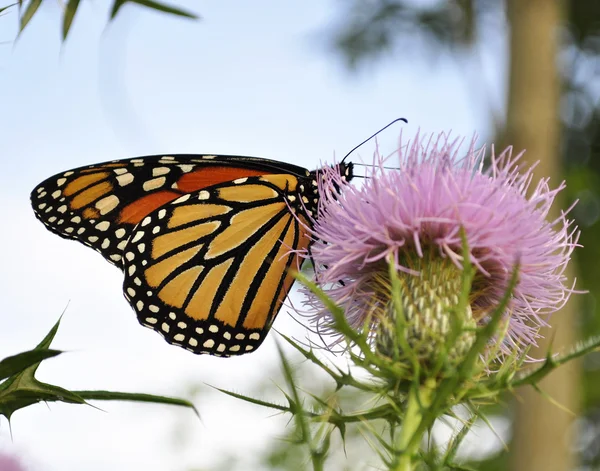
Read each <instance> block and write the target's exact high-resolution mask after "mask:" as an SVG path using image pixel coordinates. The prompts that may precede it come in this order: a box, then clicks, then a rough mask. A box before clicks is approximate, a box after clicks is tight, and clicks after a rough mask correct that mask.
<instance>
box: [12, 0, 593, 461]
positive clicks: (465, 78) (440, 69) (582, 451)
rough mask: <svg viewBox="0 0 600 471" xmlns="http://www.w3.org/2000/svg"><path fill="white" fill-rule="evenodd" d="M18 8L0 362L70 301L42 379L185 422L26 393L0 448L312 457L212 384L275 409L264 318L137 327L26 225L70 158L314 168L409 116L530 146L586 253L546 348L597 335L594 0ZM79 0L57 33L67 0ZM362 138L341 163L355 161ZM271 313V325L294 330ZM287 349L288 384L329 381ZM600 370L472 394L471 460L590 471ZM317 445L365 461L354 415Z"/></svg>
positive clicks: (94, 264) (78, 259)
mask: <svg viewBox="0 0 600 471" xmlns="http://www.w3.org/2000/svg"><path fill="white" fill-rule="evenodd" d="M10 3H12V2H4V3H3V2H1V1H0V9H1V8H3V7H8V6H9V5H10ZM31 3H32V2H31V0H30V1H23V2H22V9H21V10H20V11H19V8H18V6H13V7H10V8H6V9H4V10H2V12H1V13H0V164H1V167H0V201H1V205H0V210H1V211H2V213H3V214H2V219H1V220H0V221H1V222H0V246H1V247H2V248H3V252H2V256H1V258H0V260H1V267H2V269H1V270H0V293H1V295H2V303H3V308H2V311H1V314H0V319H1V322H0V357H5V356H7V355H11V354H15V353H17V352H20V351H23V350H27V349H30V348H32V347H33V346H35V345H36V344H37V343H38V342H39V341H40V340H41V338H42V337H43V336H44V335H45V333H46V332H47V331H48V330H49V329H50V327H51V326H52V325H53V324H54V322H55V321H56V319H57V318H58V317H59V315H60V314H61V313H62V312H63V311H64V312H65V314H64V317H63V320H62V324H61V328H60V330H59V332H58V335H57V337H56V339H55V342H54V346H55V347H56V348H58V349H62V350H66V351H68V353H66V354H64V355H61V356H60V357H59V358H57V359H54V360H50V361H46V362H44V363H43V364H42V366H41V367H40V369H39V372H38V376H39V378H40V379H41V380H43V381H48V382H51V383H53V384H58V385H61V386H63V387H66V388H69V389H111V390H123V391H137V392H148V393H155V394H164V395H178V396H183V397H186V398H189V399H192V400H193V401H194V402H195V404H196V406H197V408H198V409H199V412H200V415H201V420H200V421H199V420H198V419H197V418H196V417H195V416H194V415H193V414H192V413H191V412H190V411H188V410H184V409H178V408H175V407H167V406H156V405H148V404H130V403H96V404H95V405H96V406H97V407H99V408H100V409H98V408H92V407H87V406H83V407H82V406H72V405H63V404H49V405H45V404H38V405H36V406H33V407H29V408H27V409H25V410H22V411H19V412H17V413H16V414H15V415H14V416H13V417H12V420H11V424H10V426H9V424H8V422H7V421H6V420H5V419H4V418H2V419H0V454H5V455H11V456H13V457H17V458H18V459H19V460H20V461H21V462H22V463H23V465H24V466H25V467H26V469H27V470H31V471H75V470H77V471H80V470H86V471H96V470H103V471H104V470H132V469H144V470H146V471H155V470H156V471H159V470H160V471H164V470H169V471H170V470H173V471H199V470H219V469H222V470H237V469H239V470H248V469H252V470H254V469H256V470H261V469H265V470H266V469H280V470H288V469H290V470H303V469H308V463H307V461H306V457H305V456H304V454H303V451H302V450H301V449H298V448H297V447H295V446H294V445H293V443H292V442H293V440H292V439H293V436H294V430H293V427H292V425H291V424H289V423H288V417H284V416H277V415H273V414H271V413H270V412H269V411H267V410H263V409H260V408H257V407H255V406H252V405H249V404H245V403H242V402H240V401H236V400H234V399H233V398H231V397H228V396H225V395H223V394H221V393H219V392H218V391H215V390H214V389H212V388H211V387H209V386H208V385H212V386H216V387H220V388H225V389H230V390H233V391H236V392H242V393H246V394H250V395H252V394H254V395H260V396H261V397H264V398H269V399H272V400H279V401H281V400H282V396H281V395H280V393H279V390H278V389H277V388H278V385H282V384H283V380H281V373H280V372H279V370H280V367H279V360H278V354H277V349H276V338H277V335H276V334H272V335H270V336H269V338H268V339H267V340H266V341H265V343H264V344H263V346H262V347H261V348H260V349H259V350H258V351H257V352H255V353H252V354H251V355H245V356H243V357H240V358H231V359H220V358H211V357H206V356H201V357H198V356H194V355H192V354H190V353H188V352H186V351H184V350H182V349H179V348H176V347H172V346H169V345H168V344H166V343H165V342H164V341H163V340H162V339H161V338H160V337H159V336H158V335H156V334H155V333H154V332H152V331H150V330H148V329H142V328H140V326H139V325H138V323H137V320H136V319H135V315H134V313H133V312H132V311H131V310H130V308H129V306H128V304H127V302H126V301H125V300H124V299H123V297H122V294H121V283H122V276H121V274H120V273H119V271H118V270H117V269H115V268H114V267H112V266H110V265H109V264H107V263H106V262H104V261H103V260H102V258H101V257H100V256H99V255H98V254H96V253H94V252H93V251H91V250H89V249H86V248H85V247H84V246H82V245H79V244H76V243H71V242H68V241H65V240H62V239H60V238H58V237H55V236H53V235H52V234H51V233H49V232H47V231H46V230H45V229H44V227H43V226H42V225H41V224H40V223H39V222H37V221H36V220H35V218H34V216H33V212H32V211H31V209H30V207H29V192H30V191H31V189H32V188H33V187H34V186H35V185H36V184H37V183H39V182H40V181H42V180H44V179H45V178H47V177H49V176H50V175H53V174H55V173H58V172H59V171H62V170H67V169H69V168H73V167H78V166H81V165H85V164H91V163H95V162H101V161H105V160H112V159H117V158H126V157H133V156H139V155H146V154H158V153H163V152H164V153H169V154H173V153H220V154H238V155H251V156H260V157H266V158H272V159H277V160H282V161H286V162H291V163H295V164H298V165H302V166H305V167H307V168H311V169H312V168H316V167H318V166H320V165H322V164H323V162H325V161H329V162H330V161H332V160H333V159H334V157H335V156H337V157H338V158H341V157H342V156H343V155H344V154H345V153H346V152H347V151H349V150H350V149H351V148H352V147H354V146H355V145H356V144H358V143H359V142H360V141H362V140H363V139H364V138H365V137H367V136H368V135H370V134H372V133H373V132H374V131H376V130H377V129H379V128H381V127H383V126H384V125H385V124H387V123H388V122H389V121H391V120H392V119H394V118H397V117H406V118H407V119H408V120H409V124H408V125H403V126H401V128H402V133H403V135H404V137H405V138H406V137H412V136H413V135H414V134H415V133H416V132H417V130H419V129H420V130H421V132H422V133H429V132H436V133H437V132H440V131H452V135H454V136H464V137H465V138H466V139H467V140H470V139H471V137H472V136H473V134H474V133H475V134H477V135H478V142H479V143H480V144H484V143H493V142H495V143H496V144H497V146H500V147H502V146H504V145H507V144H511V145H514V147H515V150H516V151H520V150H522V149H525V148H526V149H527V154H526V157H527V159H528V161H529V162H535V161H538V160H540V161H541V163H540V165H539V166H538V176H542V175H544V176H547V175H549V176H550V177H551V186H553V187H555V186H558V184H559V183H560V181H562V180H563V179H566V180H567V183H568V185H569V186H568V190H566V191H565V192H563V194H561V198H562V199H561V202H560V206H561V207H562V208H563V209H566V208H568V207H569V206H571V204H572V203H573V201H575V200H579V203H578V205H577V206H576V208H575V209H574V210H573V212H572V213H571V215H572V217H574V218H575V219H576V222H577V224H578V225H579V226H580V227H581V229H582V238H581V241H580V242H581V243H582V244H583V245H584V246H585V247H584V248H582V249H579V250H578V251H576V265H577V271H578V273H577V274H576V273H574V272H573V273H569V276H570V277H572V278H574V277H575V276H577V278H578V281H577V288H578V289H583V290H589V291H590V293H589V294H586V295H583V296H577V297H575V298H574V299H573V300H572V302H570V303H569V304H568V305H567V306H566V307H565V309H564V310H563V311H562V312H561V313H559V314H557V315H555V316H554V317H553V319H552V323H553V329H554V330H553V331H552V332H551V333H550V334H548V338H549V339H550V340H551V343H552V349H553V350H554V351H557V350H561V349H563V348H568V345H570V344H572V343H573V342H575V341H576V339H578V338H582V337H585V336H587V335H591V334H594V333H598V332H599V331H600V325H599V323H600V317H599V316H598V312H597V311H598V307H597V305H596V294H597V291H598V288H599V285H598V280H599V279H600V244H598V243H597V242H598V241H600V224H598V218H599V217H600V159H599V157H600V155H599V154H600V132H599V131H600V60H599V53H600V2H597V1H585V0H572V1H571V2H568V1H566V0H565V1H557V0H528V1H522V0H507V1H501V0H495V1H493V0H453V1H435V0H421V1H419V0H413V1H400V0H368V1H365V0H346V1H344V2H342V1H323V0H303V1H296V0H293V1H287V2H280V1H276V0H254V1H253V2H228V1H223V0H222V1H218V2H217V1H212V2H210V1H192V0H172V3H171V5H172V6H176V7H178V8H181V9H183V10H185V11H188V12H192V13H195V14H197V15H199V16H200V17H201V18H200V19H199V20H192V19H187V18H183V17H179V16H175V15H172V14H169V13H165V12H160V11H157V10H155V9H153V8H151V7H152V6H153V5H154V3H153V2H147V1H123V0H120V1H118V2H117V3H118V4H119V5H121V8H120V9H119V11H118V14H117V15H116V17H115V18H114V20H112V21H110V12H111V9H112V6H113V5H112V2H92V1H88V0H85V1H81V2H74V1H72V0H71V1H69V2H61V1H58V0H56V1H54V0H46V1H44V2H43V4H42V2H41V1H37V2H34V3H36V4H40V6H39V8H38V9H37V11H35V14H34V15H33V16H31V19H30V21H28V24H27V26H26V28H25V29H24V30H23V31H22V32H19V31H20V25H21V21H22V20H20V18H22V17H23V15H24V13H25V12H27V11H30V12H31V11H32V10H27V7H28V6H29V5H30V4H31ZM65 3H66V5H67V6H65ZM77 4H78V8H77V9H76V11H75V15H74V16H73V17H72V20H73V21H72V23H71V28H70V30H69V32H68V37H67V39H66V41H64V42H63V40H62V35H63V18H64V16H65V12H66V13H67V14H70V13H69V12H71V13H73V11H74V10H69V9H70V8H73V7H74V6H76V5H77ZM144 5H146V6H144ZM148 5H150V6H148ZM65 8H66V10H65ZM399 135H400V126H398V127H395V128H390V129H388V130H386V131H385V132H384V133H382V134H381V135H379V136H378V139H377V145H378V146H379V148H380V149H381V151H382V153H384V154H389V153H391V152H392V151H394V149H396V148H397V146H398V139H399ZM375 145H376V144H375V142H370V143H369V144H367V145H365V146H363V147H361V148H360V149H359V151H358V152H357V153H355V154H354V155H353V156H352V159H353V160H354V161H360V160H361V159H363V160H364V161H366V162H369V161H370V159H371V156H372V153H373V151H374V149H375ZM291 301H292V302H295V303H299V302H300V300H299V297H297V296H296V295H292V296H291ZM289 311H291V308H287V309H286V308H284V309H283V310H282V311H281V313H280V315H279V317H278V319H277V321H276V323H275V329H277V330H279V331H281V332H283V333H285V334H286V335H290V336H294V337H295V338H297V339H300V340H305V339H306V336H307V332H306V329H305V328H304V327H302V326H301V325H300V324H299V323H298V322H296V320H295V319H294V317H293V316H292V315H290V314H289V313H288V312H289ZM283 348H284V351H285V352H286V354H288V355H289V357H290V358H291V360H292V362H293V364H294V366H295V367H296V368H297V374H298V375H299V376H300V377H301V378H304V380H303V381H302V380H301V382H302V384H303V385H305V386H306V387H308V388H310V389H311V390H313V391H329V392H331V393H332V394H333V390H334V385H332V384H329V383H327V382H325V381H323V382H321V380H320V379H319V377H318V376H317V377H315V375H314V372H313V371H312V370H311V369H310V368H308V367H307V365H304V364H303V363H302V362H301V361H300V359H299V358H298V357H296V356H294V353H293V351H291V350H290V349H289V348H286V346H283ZM548 348H549V345H548V344H544V345H541V346H540V349H541V352H538V353H537V354H538V355H540V356H543V354H544V352H546V351H547V350H548ZM335 361H337V362H338V363H339V364H344V360H343V358H338V359H336V360H335ZM599 369H600V355H599V354H593V355H589V356H588V357H587V358H586V359H585V361H583V362H581V363H580V364H575V365H571V366H568V367H563V368H562V369H560V370H558V371H557V372H555V373H554V374H553V375H552V376H551V377H550V378H548V379H547V380H546V381H545V382H544V383H543V384H542V385H541V389H542V390H543V392H544V395H541V394H539V393H537V392H534V391H530V390H527V389H521V390H517V391H514V393H513V394H512V395H510V396H506V397H505V398H504V400H503V402H502V403H500V404H498V405H493V406H490V407H489V408H488V409H487V410H486V411H485V413H486V414H487V415H488V418H489V421H490V424H491V426H492V428H491V429H490V427H488V426H487V425H485V424H483V423H482V424H480V426H477V427H475V429H474V430H473V432H471V436H470V437H469V440H467V441H466V443H465V444H464V447H463V450H462V455H461V456H462V458H463V460H464V462H465V466H472V467H473V468H476V469H482V470H507V469H510V470H557V471H563V470H565V471H566V470H586V471H587V470H596V469H600V407H599V406H600V381H599V380H598V374H599V373H598V370H599ZM548 398H551V399H548ZM344 400H347V401H349V402H351V403H354V404H356V405H357V407H360V404H361V401H362V400H363V399H362V398H360V397H356V398H344ZM557 404H558V405H557ZM451 425H452V424H451V423H450V424H441V425H440V426H439V427H437V428H436V429H435V430H434V433H433V438H434V440H437V441H438V442H443V440H444V439H445V437H448V436H449V434H450V433H451V432H452V428H451ZM332 447H333V449H334V452H333V453H332V456H331V458H330V460H329V461H328V464H329V466H328V469H352V470H355V469H379V468H380V466H381V462H380V461H379V459H378V457H377V456H376V454H375V453H373V452H372V450H370V449H369V447H368V446H366V445H365V444H364V443H363V440H362V437H361V432H360V428H357V429H356V430H352V431H349V434H348V436H347V440H346V443H345V448H344V446H343V443H342V442H341V441H340V440H337V442H335V443H333V444H332ZM508 449H510V452H509V451H508ZM2 471H3V470H2Z"/></svg>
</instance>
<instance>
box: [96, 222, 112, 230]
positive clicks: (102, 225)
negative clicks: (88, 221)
mask: <svg viewBox="0 0 600 471" xmlns="http://www.w3.org/2000/svg"><path fill="white" fill-rule="evenodd" d="M109 227H110V222H108V221H101V222H99V223H98V224H96V229H98V230H99V231H103V232H104V231H106V230H108V228H109Z"/></svg>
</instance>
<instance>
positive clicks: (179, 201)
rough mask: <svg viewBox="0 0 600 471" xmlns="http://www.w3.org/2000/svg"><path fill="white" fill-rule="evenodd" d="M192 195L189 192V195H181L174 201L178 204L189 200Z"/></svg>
mask: <svg viewBox="0 0 600 471" xmlns="http://www.w3.org/2000/svg"><path fill="white" fill-rule="evenodd" d="M191 196H192V195H190V194H189V193H188V194H187V195H183V196H180V197H179V198H177V199H176V200H174V201H173V203H174V204H178V203H185V202H186V201H187V200H189V199H190V197H191Z"/></svg>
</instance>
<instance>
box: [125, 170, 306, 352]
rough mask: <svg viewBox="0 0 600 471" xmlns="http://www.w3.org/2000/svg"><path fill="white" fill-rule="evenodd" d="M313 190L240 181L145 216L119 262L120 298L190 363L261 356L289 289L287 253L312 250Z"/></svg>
mask: <svg viewBox="0 0 600 471" xmlns="http://www.w3.org/2000/svg"><path fill="white" fill-rule="evenodd" d="M304 180H307V181H306V182H304V183H303V181H304ZM311 180H312V178H311V177H309V178H308V179H307V178H306V177H305V178H299V177H297V176H295V175H291V174H274V175H264V176H261V177H247V178H246V177H244V178H241V179H237V180H234V181H231V182H226V183H220V184H217V185H214V186H211V187H208V188H206V189H203V190H200V191H197V192H194V193H191V194H187V195H184V196H182V197H180V198H178V199H176V200H174V201H172V202H170V203H168V204H166V205H164V206H162V207H161V208H159V209H158V210H155V211H153V212H152V213H150V214H149V215H147V216H146V217H145V218H144V219H143V220H142V221H141V222H140V224H138V225H137V226H136V228H135V229H134V230H133V232H132V235H131V238H130V240H129V242H128V243H127V245H126V247H125V250H124V252H123V253H124V262H123V263H124V266H123V269H124V271H125V281H124V285H123V287H124V288H123V289H124V294H125V297H126V298H127V299H128V300H129V302H130V304H131V305H132V307H133V308H134V310H135V311H136V313H137V315H138V320H139V321H140V323H141V324H142V325H145V326H147V327H151V328H153V329H155V330H157V331H158V332H159V333H161V334H162V335H163V336H164V337H165V339H166V340H167V341H168V342H169V343H173V344H177V345H180V346H182V347H184V348H186V349H188V350H191V351H192V352H194V353H209V354H213V355H221V356H230V355H240V354H243V353H247V352H250V351H252V350H255V349H256V348H258V346H259V345H260V344H261V343H262V341H263V340H264V337H265V335H266V334H267V332H268V330H269V329H270V327H271V324H272V322H273V320H274V318H275V316H276V315H277V312H278V311H279V309H280V307H281V304H282V302H283V300H284V299H285V297H286V295H287V293H288V291H289V289H290V287H291V285H292V284H293V281H294V278H293V276H291V274H290V273H289V270H288V269H289V268H292V269H297V268H298V266H299V260H298V258H297V255H296V254H295V253H294V252H292V250H295V249H305V248H307V247H308V245H309V239H308V237H307V236H306V235H305V233H304V228H303V226H302V224H307V223H306V217H305V215H304V214H305V213H304V212H305V211H306V209H307V206H306V205H307V204H309V203H312V201H309V200H308V199H307V198H306V197H304V198H303V196H304V193H305V191H306V189H307V187H308V186H310V185H311ZM293 213H296V214H293Z"/></svg>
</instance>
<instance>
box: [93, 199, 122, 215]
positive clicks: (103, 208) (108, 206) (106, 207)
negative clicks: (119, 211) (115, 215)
mask: <svg viewBox="0 0 600 471" xmlns="http://www.w3.org/2000/svg"><path fill="white" fill-rule="evenodd" d="M118 205H119V198H117V197H116V196H115V195H108V196H107V197H106V198H102V199H101V200H98V201H96V205H95V206H96V209H97V210H98V211H100V214H102V215H104V214H107V213H110V212H111V211H112V210H113V209H115V208H116V207H117V206H118Z"/></svg>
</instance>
